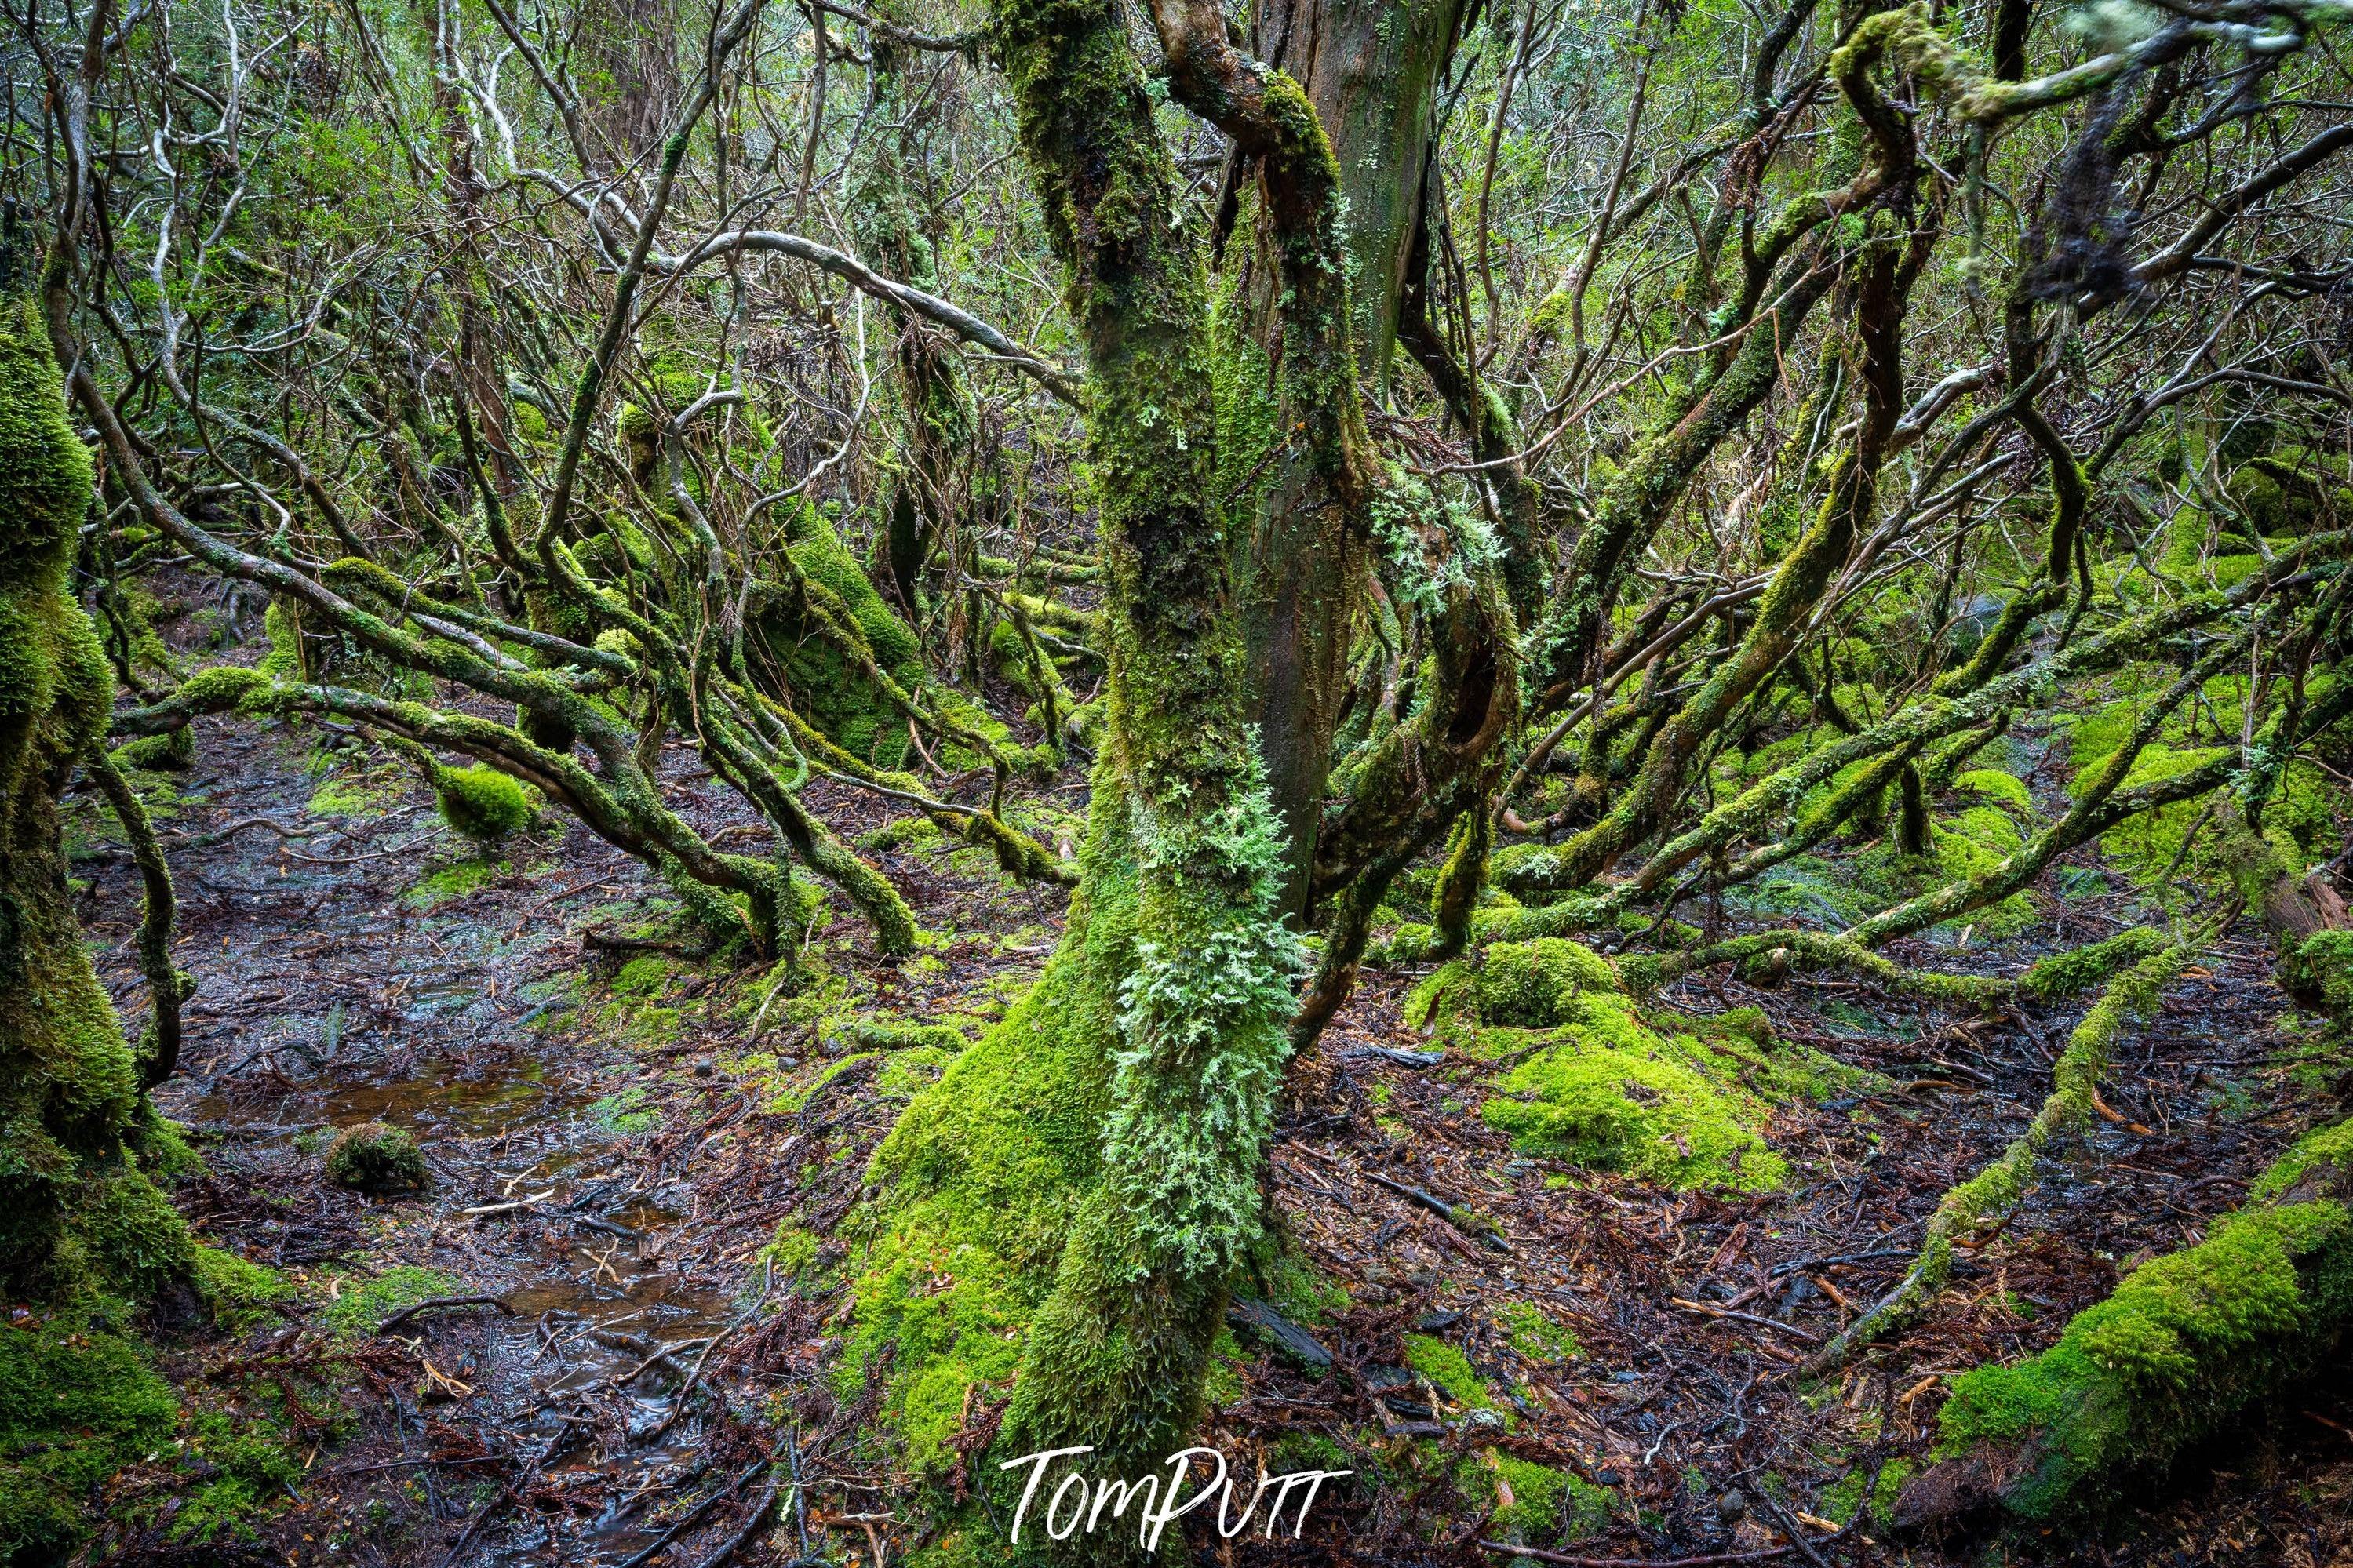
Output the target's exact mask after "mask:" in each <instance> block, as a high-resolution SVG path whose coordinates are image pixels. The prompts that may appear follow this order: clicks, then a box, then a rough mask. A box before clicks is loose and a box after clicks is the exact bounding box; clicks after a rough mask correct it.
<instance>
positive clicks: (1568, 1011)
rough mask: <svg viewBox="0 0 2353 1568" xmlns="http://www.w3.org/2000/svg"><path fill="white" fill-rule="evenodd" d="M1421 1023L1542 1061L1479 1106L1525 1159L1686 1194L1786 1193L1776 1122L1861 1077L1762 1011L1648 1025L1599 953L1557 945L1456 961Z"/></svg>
mask: <svg viewBox="0 0 2353 1568" xmlns="http://www.w3.org/2000/svg"><path fill="white" fill-rule="evenodd" d="M1406 1016H1407V1018H1408V1020H1409V1022H1411V1023H1413V1024H1415V1025H1417V1026H1422V1027H1426V1028H1429V1029H1430V1030H1431V1031H1432V1032H1433V1033H1436V1034H1440V1035H1441V1036H1442V1037H1444V1038H1445V1039H1446V1040H1447V1041H1448V1043H1450V1044H1453V1045H1457V1046H1460V1047H1464V1048H1466V1049H1468V1050H1470V1051H1471V1052H1472V1054H1474V1055H1479V1056H1486V1057H1500V1056H1506V1055H1510V1054H1512V1053H1514V1052H1524V1051H1525V1050H1526V1049H1527V1048H1528V1047H1531V1046H1533V1047H1535V1054H1534V1055H1532V1056H1528V1057H1527V1058H1526V1059H1525V1060H1523V1061H1521V1062H1520V1063H1519V1065H1517V1066H1516V1067H1514V1068H1512V1069H1511V1071H1510V1072H1508V1073H1506V1074H1505V1075H1504V1077H1503V1078H1502V1079H1499V1080H1497V1081H1496V1082H1495V1084H1494V1088H1495V1089H1496V1090H1497V1091H1498V1092H1497V1094H1496V1096H1495V1097H1494V1098H1493V1099H1491V1100H1488V1101H1487V1102H1486V1103H1485V1104H1484V1105H1483V1106H1482V1107H1481V1109H1480V1116H1481V1118H1482V1120H1483V1121H1486V1123H1487V1124H1488V1125H1489V1126H1491V1127H1494V1128H1497V1129H1499V1130H1500V1131H1505V1132H1509V1133H1510V1134H1511V1135H1512V1142H1513V1144H1514V1147H1515V1148H1518V1149H1520V1150H1522V1151H1524V1152H1530V1153H1542V1154H1552V1155H1565V1156H1567V1157H1568V1158H1570V1159H1573V1160H1576V1161H1577V1163H1580V1164H1584V1165H1589V1166H1591V1167H1593V1168H1594V1169H1596V1170H1604V1171H1618V1172H1623V1173H1626V1174H1628V1175H1633V1176H1640V1177H1641V1178H1643V1179H1645V1180H1647V1181H1652V1182H1658V1183H1661V1184H1665V1185H1669V1186H1677V1187H1730V1188H1736V1189H1738V1190H1741V1191H1746V1192H1757V1191H1762V1190H1765V1189H1767V1188H1771V1187H1777V1186H1778V1185H1780V1184H1781V1183H1782V1181H1783V1180H1784V1179H1785V1178H1786V1177H1787V1175H1788V1165H1787V1163H1786V1162H1784V1161H1783V1160H1782V1158H1781V1156H1780V1155H1778V1154H1777V1153H1775V1152H1773V1150H1772V1149H1771V1148H1770V1147H1769V1146H1768V1145H1767V1141H1766V1130H1767V1127H1768V1126H1769V1124H1770V1123H1771V1121H1772V1119H1773V1114H1774V1111H1775V1110H1777V1109H1778V1107H1779V1106H1780V1105H1783V1104H1786V1103H1788V1101H1790V1100H1795V1099H1798V1098H1799V1097H1801V1096H1806V1095H1811V1094H1818V1093H1820V1092H1821V1091H1822V1090H1824V1089H1828V1088H1830V1087H1831V1086H1832V1085H1834V1084H1836V1083H1840V1082H1843V1081H1847V1080H1850V1079H1856V1078H1859V1076H1860V1075H1857V1074H1855V1073H1853V1072H1852V1069H1849V1068H1842V1067H1841V1066H1839V1065H1838V1064H1837V1063H1835V1062H1832V1061H1831V1060H1829V1059H1828V1058H1822V1057H1818V1056H1816V1055H1814V1054H1813V1053H1810V1052H1808V1051H1804V1050H1801V1049H1798V1048H1795V1047H1787V1046H1776V1045H1774V1044H1773V1043H1772V1041H1771V1037H1770V1036H1771V1031H1770V1030H1769V1028H1767V1027H1765V1026H1764V1020H1763V1018H1762V1016H1760V1015H1757V1014H1756V1012H1755V1011H1754V1009H1746V1008H1744V1009H1740V1010H1738V1011H1736V1012H1733V1013H1727V1014H1725V1016H1722V1017H1720V1018H1712V1019H1691V1018H1670V1017H1667V1016H1661V1017H1659V1018H1657V1019H1655V1020H1648V1019H1645V1018H1644V1016H1642V1014H1641V1012H1639V1011H1638V1010H1637V1008H1636V1007H1635V1005H1634V1003H1633V1001H1632V999H1631V998H1630V997H1628V996H1627V995H1626V994H1624V993H1623V992H1622V991H1621V990H1620V987H1619V981H1618V976H1617V973H1616V972H1615V971H1614V970H1612V968H1611V967H1610V965H1609V962H1608V961H1607V960H1606V959H1604V958H1602V957H1601V955H1600V954H1599V953H1597V952H1594V951H1593V950H1592V949H1590V948H1588V947H1584V946H1582V945H1580V944H1578V943H1577V942H1568V941H1566V940H1563V939H1561V938H1557V937H1543V938H1538V939H1537V940H1535V941H1533V942H1499V943H1497V944H1496V945H1495V946H1493V947H1492V948H1489V949H1488V950H1487V952H1486V954H1485V957H1484V959H1483V960H1482V962H1481V963H1477V964H1472V963H1467V962H1463V963H1451V964H1448V965H1447V966H1446V967H1445V968H1444V969H1441V970H1440V971H1439V972H1438V973H1436V974H1434V975H1432V976H1431V977H1430V979H1429V980H1427V981H1425V982H1423V983H1422V984H1421V985H1420V986H1419V987H1418V988H1417V989H1416V991H1415V993H1414V994H1413V995H1412V996H1411V997H1410V998H1409V1000H1408V1002H1407V1004H1406Z"/></svg>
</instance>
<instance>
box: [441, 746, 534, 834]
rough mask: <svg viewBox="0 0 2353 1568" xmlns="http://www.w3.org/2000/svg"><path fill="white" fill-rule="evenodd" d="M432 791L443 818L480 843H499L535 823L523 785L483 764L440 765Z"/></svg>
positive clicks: (530, 802)
mask: <svg viewBox="0 0 2353 1568" xmlns="http://www.w3.org/2000/svg"><path fill="white" fill-rule="evenodd" d="M433 793H434V796H435V798H436V800H437V802H438V805H439V806H440V808H441V820H442V821H444V822H446V823H448V825H449V826H451V827H452V828H453V829H455V830H456V831H457V832H459V833H461V834H463V835H464V836H465V837H468V838H471V839H473V840H475V841H476V842H477V843H481V844H496V843H498V842H500V841H501V839H504V838H508V837H512V836H513V835H514V834H517V833H521V832H522V830H523V829H524V828H526V827H529V826H531V824H532V818H533V814H534V813H533V805H532V799H531V795H529V794H528V793H526V792H525V791H524V789H523V786H522V784H518V783H516V782H515V781H514V780H513V779H511V778H509V777H507V775H506V774H504V773H501V772H499V771H498V770H497V769H496V768H492V767H485V766H484V765H482V764H481V763H475V764H474V765H473V766H471V767H465V768H437V769H436V770H434V774H433Z"/></svg>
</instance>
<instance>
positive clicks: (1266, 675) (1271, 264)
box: [1163, 0, 1483, 919]
mask: <svg viewBox="0 0 2353 1568" xmlns="http://www.w3.org/2000/svg"><path fill="white" fill-rule="evenodd" d="M1461 24H1462V6H1461V5H1460V4H1459V3H1458V0H1418V3H1416V4H1412V5H1406V6H1403V7H1399V8H1396V9H1394V10H1392V9H1389V8H1385V7H1382V6H1376V5H1305V4H1300V5H1293V4H1290V3H1288V0H1285V3H1282V4H1277V5H1272V6H1270V7H1268V8H1267V9H1266V10H1265V11H1264V13H1263V14H1262V15H1261V16H1260V17H1259V19H1258V37H1257V38H1256V39H1255V40H1254V47H1255V48H1256V49H1257V51H1258V52H1259V53H1260V54H1261V57H1262V58H1266V60H1267V62H1268V64H1269V65H1270V66H1271V67H1272V68H1279V69H1282V70H1283V71H1285V72H1286V73H1288V75H1289V76H1290V77H1291V78H1293V79H1295V80H1296V81H1297V82H1298V84H1299V88H1300V90H1301V91H1302V92H1303V94H1304V95H1305V100H1306V106H1307V107H1308V108H1310V109H1312V110H1313V111H1314V121H1315V122H1316V123H1318V124H1320V125H1321V127H1322V128H1323V130H1324V132H1326V133H1327V135H1328V138H1329V146H1330V157H1331V163H1332V170H1333V176H1334V182H1333V184H1334V189H1333V195H1334V196H1335V197H1336V201H1337V206H1336V209H1335V210H1336V211H1337V212H1343V213H1345V215H1346V222H1345V225H1341V226H1335V233H1334V234H1332V235H1331V236H1329V237H1325V238H1324V246H1327V247H1329V248H1330V250H1331V251H1332V255H1331V259H1332V260H1333V261H1334V262H1335V263H1336V264H1337V265H1336V266H1335V268H1334V275H1333V277H1332V279H1330V282H1329V283H1327V284H1326V285H1325V286H1324V287H1325V289H1326V291H1332V290H1334V289H1335V286H1336V285H1339V284H1340V283H1341V282H1342V280H1343V274H1345V277H1346V279H1347V282H1348V283H1349V285H1350V286H1349V287H1348V289H1346V292H1347V296H1348V302H1347V304H1346V306H1345V308H1331V307H1324V306H1310V307H1309V308H1308V309H1306V310H1303V309H1302V308H1301V300H1300V299H1299V298H1298V296H1297V295H1296V294H1295V292H1294V288H1293V285H1294V278H1293V274H1294V272H1295V271H1296V269H1297V268H1298V264H1299V262H1300V260H1301V259H1302V258H1316V257H1319V256H1320V255H1321V247H1317V246H1315V245H1314V243H1313V240H1312V238H1311V237H1306V236H1303V235H1302V234H1300V233H1299V232H1297V226H1296V225H1295V224H1291V223H1286V222H1284V221H1282V219H1281V218H1280V217H1279V216H1277V215H1276V214H1274V213H1273V212H1271V211H1270V210H1268V208H1267V203H1268V199H1269V195H1270V193H1268V192H1267V191H1266V190H1265V189H1264V180H1265V178H1266V174H1265V159H1266V157H1267V153H1268V149H1267V148H1266V147H1265V146H1264V145H1262V144H1258V142H1260V141H1262V139H1252V138H1249V137H1244V138H1242V139H1241V142H1240V147H1239V148H1238V150H1237V153H1236V154H1235V156H1234V157H1233V158H1232V160H1231V161H1230V163H1229V169H1228V172H1227V175H1226V181H1225V190H1224V192H1223V193H1222V199H1221V205H1220V211H1219V223H1220V226H1221V229H1222V228H1223V227H1224V226H1228V225H1230V226H1232V232H1231V233H1230V234H1229V235H1223V236H1221V237H1222V242H1223V248H1224V255H1223V275H1222V276H1221V278H1220V280H1219V294H1220V300H1221V306H1220V314H1221V318H1223V319H1221V321H1220V322H1219V374H1220V379H1221V391H1222V392H1223V393H1224V394H1225V395H1226V398H1227V402H1228V410H1227V413H1228V428H1229V433H1230V434H1232V435H1234V436H1237V437H1240V438H1239V439H1235V440H1233V441H1231V442H1230V443H1229V450H1227V451H1226V452H1225V453H1224V454H1223V455H1222V456H1223V461H1222V463H1221V465H1220V466H1221V468H1222V469H1223V471H1224V472H1225V473H1226V474H1228V475H1230V476H1245V475H1253V474H1254V475H1257V476H1259V478H1258V479H1257V480H1256V481H1255V482H1249V483H1248V484H1247V489H1248V490H1249V492H1250V493H1249V494H1247V495H1246V496H1244V497H1240V498H1237V499H1238V500H1243V501H1244V502H1246V503H1247V504H1249V505H1250V506H1251V507H1252V508H1253V509H1254V513H1255V515H1254V518H1253V520H1252V521H1253V523H1254V526H1253V527H1252V528H1251V529H1250V531H1249V532H1248V533H1247V534H1244V535H1242V536H1241V539H1242V541H1243V542H1244V547H1243V548H1242V549H1240V551H1239V552H1238V573H1239V582H1240V592H1241V595H1242V599H1243V602H1244V604H1245V605H1246V607H1247V608H1246V614H1245V625H1246V627H1247V632H1246V635H1247V637H1248V638H1249V649H1250V657H1249V669H1250V690H1251V697H1252V700H1253V710H1254V717H1255V718H1256V720H1257V722H1258V726H1259V733H1260V739H1261V747H1262V748H1263V751H1264V754H1265V758H1266V769H1267V785H1268V789H1269V791H1270V793H1271V795H1272V796H1273V800H1274V805H1275V810H1276V813H1277V815H1278V816H1280V817H1281V819H1282V826H1283V831H1284V835H1285V838H1286V840H1287V842H1288V844H1289V846H1290V849H1289V861H1288V865H1287V868H1286V873H1285V885H1284V890H1283V907H1284V909H1285V910H1286V912H1288V913H1291V914H1293V916H1295V917H1298V918H1301V919H1305V918H1306V917H1307V916H1308V914H1309V913H1310V904H1311V902H1312V900H1311V895H1310V880H1309V879H1310V873H1311V868H1312V867H1313V865H1314V855H1315V844H1316V837H1317V831H1318V826H1319V817H1320V815H1321V812H1322V807H1323V803H1324V796H1325V794H1326V785H1327V784H1328V782H1329V774H1330V769H1331V763H1332V752H1333V738H1334V732H1335V730H1336V729H1337V727H1338V723H1339V718H1340V707H1341V703H1342V701H1343V700H1344V699H1345V697H1346V695H1347V689H1348V680H1347V657H1348V652H1349V648H1348V641H1349V637H1351V635H1352V634H1353V633H1354V632H1355V630H1356V627H1357V624H1358V614H1357V611H1358V605H1359V601H1360V599H1361V597H1362V595H1363V593H1364V584H1365V574H1366V571H1367V570H1368V562H1367V559H1366V549H1365V547H1364V528H1363V521H1362V517H1361V504H1362V498H1361V497H1360V496H1350V495H1348V494H1347V493H1345V492H1346V487H1345V483H1343V484H1341V485H1338V486H1335V473H1334V471H1333V465H1332V464H1331V462H1330V461H1329V460H1328V455H1327V453H1326V452H1325V451H1324V449H1323V448H1324V447H1325V446H1326V445H1327V443H1324V442H1322V441H1319V440H1317V439H1316V438H1314V436H1312V435H1311V434H1309V432H1310V431H1311V430H1312V429H1313V428H1314V426H1316V425H1319V424H1322V423H1324V422H1326V421H1328V420H1330V419H1331V418H1332V416H1333V415H1334V414H1335V412H1336V410H1335V409H1334V408H1333V407H1332V406H1331V405H1330V404H1331V398H1332V396H1333V395H1334V394H1333V389H1332V388H1331V387H1330V386H1329V385H1328V384H1316V383H1315V382H1314V378H1312V377H1305V376H1302V375H1301V374H1298V367H1297V366H1296V365H1295V364H1294V363H1293V360H1294V358H1295V357H1296V356H1298V355H1300V354H1301V353H1302V351H1303V348H1306V349H1311V351H1312V349H1313V348H1314V346H1315V345H1308V344H1303V343H1302V342H1301V341H1300V340H1301V338H1302V337H1303V335H1305V336H1310V337H1314V336H1328V337H1330V338H1331V339H1333V340H1335V342H1334V343H1333V344H1332V345H1331V346H1332V347H1338V348H1343V349H1345V351H1346V352H1347V355H1348V357H1349V359H1350V360H1351V361H1352V362H1353V365H1354V366H1356V367H1361V368H1363V369H1365V370H1366V371H1368V372H1370V373H1371V374H1373V375H1375V376H1376V377H1385V376H1386V375H1387V374H1388V364H1389V361H1390V358H1391V356H1392V353H1393V350H1394V347H1395V345H1396V343H1397V342H1398V322H1399V315H1400V311H1401V310H1402V309H1403V302H1404V299H1405V295H1406V291H1407V282H1408V279H1409V278H1410V277H1411V276H1412V273H1411V272H1410V271H1409V261H1410V260H1412V259H1414V258H1413V256H1412V254H1411V253H1412V251H1413V248H1414V244H1413V242H1414V237H1415V235H1416V232H1417V230H1418V228H1419V220H1420V216H1421V212H1420V201H1419V195H1420V192H1421V190H1422V188H1423V186H1424V184H1425V183H1426V176H1427V174H1428V165H1429V163H1430V156H1431V149H1432V144H1433V141H1434V138H1435V135H1436V131H1437V96H1438V87H1439V84H1440V80H1441V79H1442V77H1443V73H1444V71H1445V68H1446V65H1447V62H1448V61H1449V60H1450V59H1451V58H1452V57H1453V50H1454V46H1455V42H1456V37H1457V35H1458V33H1459V32H1460V30H1461ZM1163 34H1164V39H1165V37H1166V26H1165V25H1164V27H1163ZM1186 101H1187V107H1188V108H1192V109H1194V110H1196V111H1197V112H1199V113H1201V114H1203V115H1204V116H1205V117H1206V118H1208V119H1210V120H1212V121H1219V120H1221V119H1223V118H1229V116H1224V115H1221V113H1220V108H1221V106H1220V105H1219V104H1218V103H1216V102H1212V101H1210V100H1208V99H1207V98H1204V97H1202V96H1201V95H1199V94H1198V93H1194V94H1187V97H1186ZM1226 128H1227V129H1229V130H1230V129H1231V127H1226ZM1275 177H1276V178H1278V179H1280V178H1281V177H1282V176H1281V174H1276V175H1275ZM1303 240H1308V241H1309V243H1308V244H1307V245H1306V246H1304V247H1303ZM1319 309H1330V310H1331V314H1330V316H1329V317H1328V319H1319V318H1318V317H1317V315H1316V313H1315V312H1316V310H1319ZM1323 352H1324V353H1326V354H1328V353H1330V348H1324V351H1323ZM1277 367H1279V368H1277ZM1351 379H1353V375H1352V377H1351ZM1270 381H1271V384H1268V383H1269V382H1270ZM1340 395H1342V396H1345V398H1347V399H1348V400H1349V401H1350V402H1353V401H1354V398H1355V393H1354V390H1353V388H1349V389H1347V390H1345V392H1343V393H1341V394H1340ZM1238 415H1239V417H1237V416H1238ZM1482 455H1483V454H1482ZM1243 483H1245V481H1243V480H1241V479H1239V478H1237V479H1229V488H1232V487H1233V486H1236V485H1240V484H1243Z"/></svg>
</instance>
